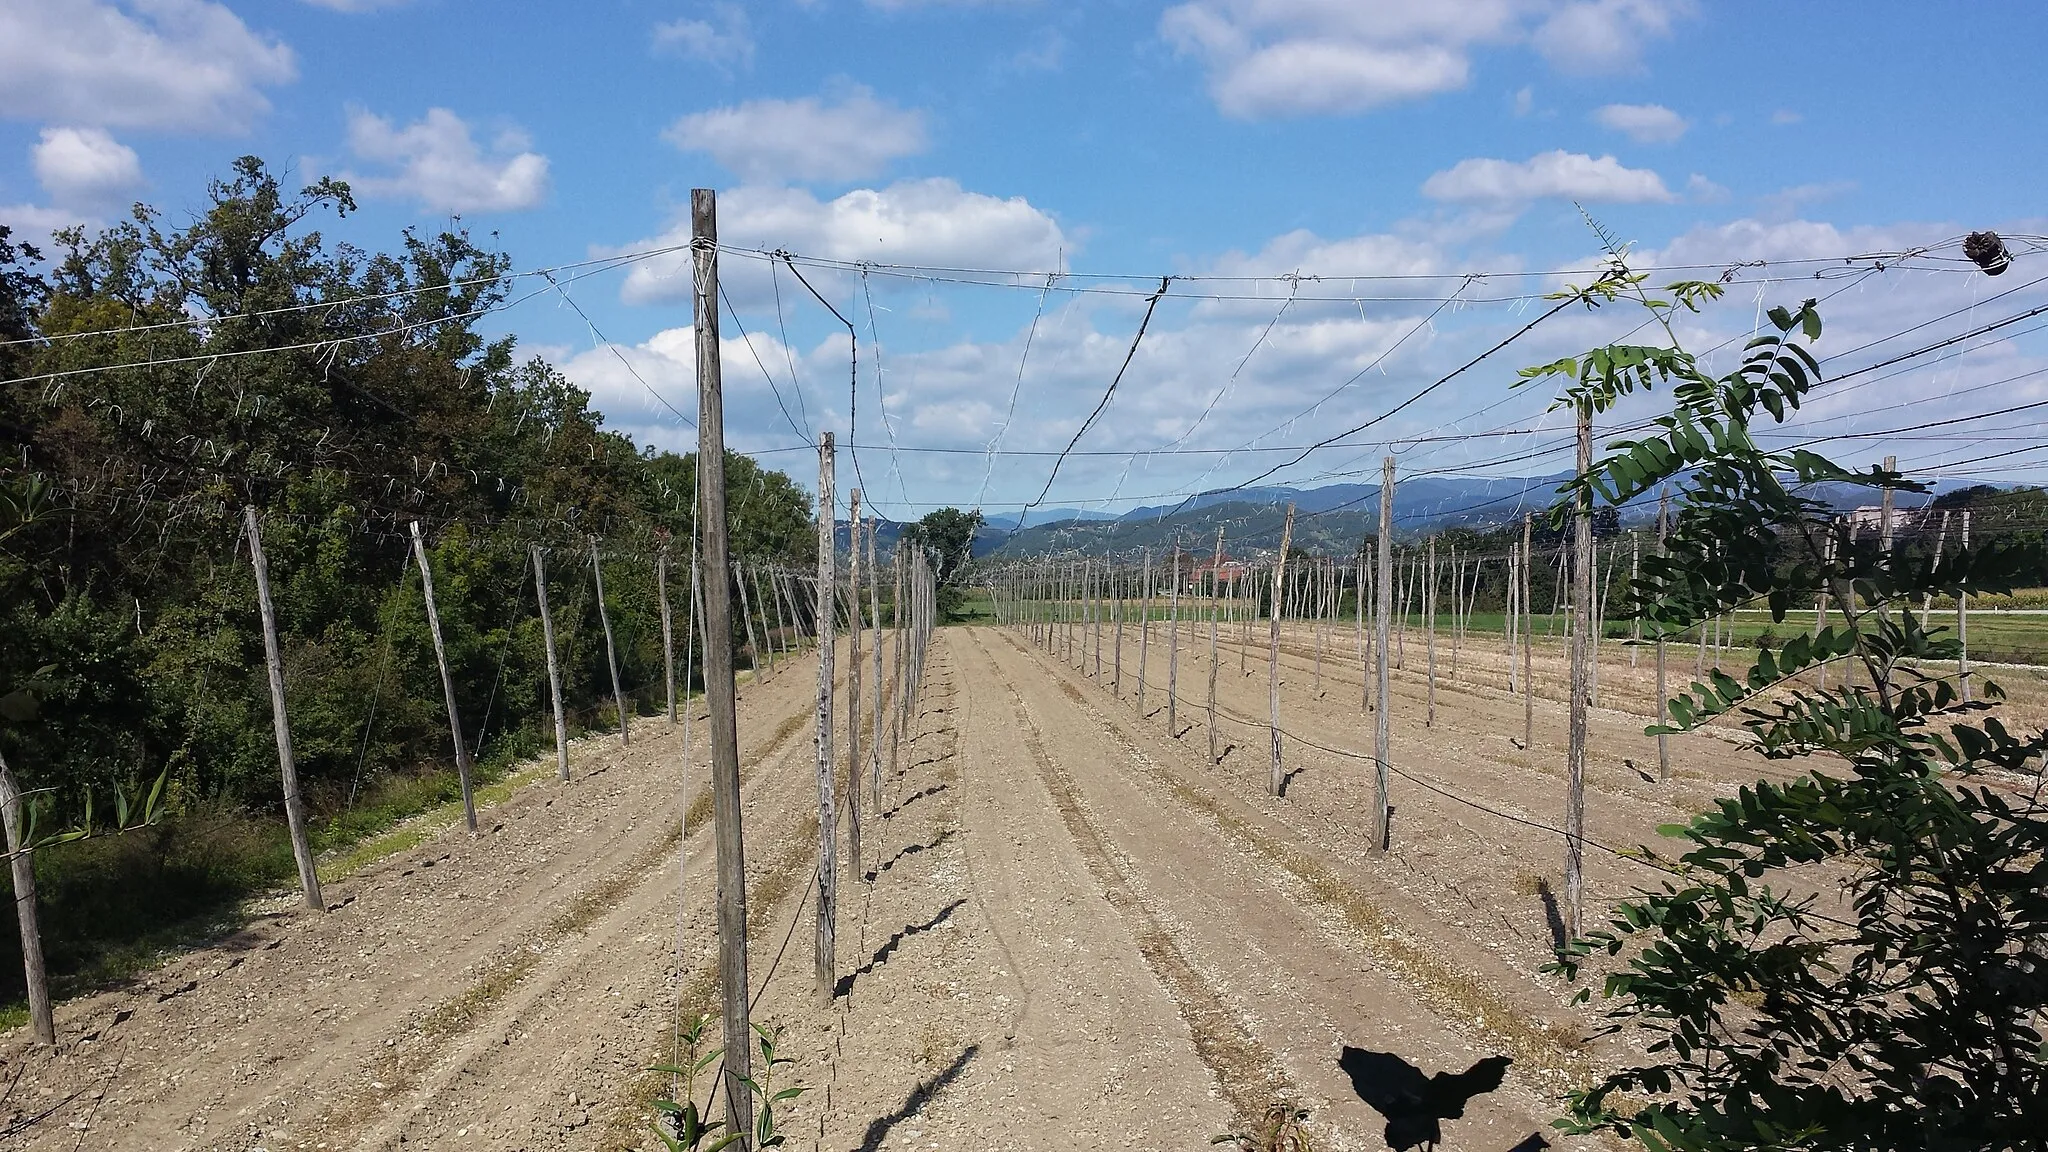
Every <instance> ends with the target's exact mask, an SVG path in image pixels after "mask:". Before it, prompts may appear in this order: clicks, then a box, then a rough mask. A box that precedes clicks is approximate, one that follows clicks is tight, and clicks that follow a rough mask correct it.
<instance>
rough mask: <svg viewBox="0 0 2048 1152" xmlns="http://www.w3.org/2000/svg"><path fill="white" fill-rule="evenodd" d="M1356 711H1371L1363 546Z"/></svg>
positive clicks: (1361, 550) (1360, 552)
mask: <svg viewBox="0 0 2048 1152" xmlns="http://www.w3.org/2000/svg"><path fill="white" fill-rule="evenodd" d="M1355 607H1356V609H1357V615H1358V625H1357V627H1358V710H1359V711H1360V712H1370V711H1371V710H1372V674H1371V673H1369V672H1367V671H1366V666H1365V544H1364V543H1363V542H1361V543H1360V544H1359V546H1358V603H1357V604H1356V605H1355Z"/></svg>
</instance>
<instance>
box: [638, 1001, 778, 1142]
mask: <svg viewBox="0 0 2048 1152" xmlns="http://www.w3.org/2000/svg"><path fill="white" fill-rule="evenodd" d="M714 1019H716V1017H714V1016H711V1015H709V1014H704V1015H700V1016H698V1017H696V1018H695V1019H693V1020H691V1021H690V1022H689V1023H687V1024H685V1025H683V1029H682V1041H683V1051H684V1057H683V1062H682V1063H680V1064H657V1065H655V1066H653V1067H651V1068H649V1069H648V1071H649V1072H660V1073H663V1074H665V1075H669V1076H674V1077H679V1078H680V1079H681V1081H682V1084H681V1087H682V1091H681V1092H680V1093H679V1095H680V1096H681V1097H682V1100H681V1102H677V1101H675V1100H666V1099H664V1100H656V1101H654V1108H655V1111H657V1112H659V1113H661V1114H662V1115H663V1116H664V1117H667V1119H668V1123H669V1124H670V1125H671V1126H673V1128H674V1131H670V1130H669V1129H668V1128H665V1127H663V1125H662V1123H661V1121H660V1120H656V1122H655V1123H654V1124H653V1125H651V1127H652V1129H653V1131H654V1134H655V1136H656V1137H658V1138H659V1139H660V1140H661V1142H662V1144H663V1145H664V1146H665V1147H666V1148H667V1149H668V1152H719V1150H720V1149H722V1148H726V1147H729V1146H730V1145H733V1144H736V1143H738V1142H739V1141H740V1140H741V1139H743V1138H744V1137H745V1136H746V1133H744V1132H720V1131H719V1130H720V1129H722V1128H724V1127H725V1126H726V1125H725V1121H723V1120H707V1119H705V1118H704V1114H703V1113H702V1112H700V1111H698V1109H697V1076H698V1074H699V1073H701V1072H703V1071H704V1070H705V1069H706V1068H709V1067H711V1066H712V1065H713V1064H715V1063H717V1062H718V1059H719V1057H721V1056H723V1055H725V1049H723V1048H709V1049H707V1048H705V1047H704V1033H705V1030H706V1029H708V1028H709V1027H710V1025H711V1022H712V1021H713V1020H714ZM754 1034H755V1036H756V1037H757V1038H758V1039H759V1041H760V1044H761V1077H760V1079H759V1080H758V1081H757V1080H756V1079H755V1078H754V1077H752V1076H743V1077H741V1078H740V1082H741V1083H742V1084H745V1085H746V1086H747V1087H748V1088H749V1089H751V1090H752V1092H753V1095H754V1098H755V1099H756V1100H758V1101H759V1102H760V1106H759V1107H760V1110H759V1112H758V1113H757V1114H756V1115H755V1117H754V1146H755V1147H756V1148H779V1147H781V1146H782V1144H783V1143H784V1141H785V1140H786V1139H787V1137H785V1136H784V1135H783V1134H782V1133H781V1132H778V1131H776V1130H775V1106H776V1105H777V1104H780V1103H782V1102H784V1101H786V1100H794V1099H796V1098H797V1097H798V1096H799V1095H802V1094H803V1092H804V1091H805V1089H804V1088H803V1087H802V1086H801V1085H792V1086H791V1087H788V1088H783V1089H780V1090H773V1089H774V1080H775V1068H776V1066H777V1065H780V1064H793V1063H795V1061H793V1060H791V1059H790V1058H789V1057H787V1056H777V1055H776V1054H775V1046H776V1044H777V1043H778V1042H779V1041H780V1040H781V1039H782V1030H781V1029H780V1028H777V1029H775V1030H774V1031H772V1032H771V1031H769V1030H768V1029H766V1028H763V1027H762V1026H761V1025H759V1024H756V1025H754Z"/></svg>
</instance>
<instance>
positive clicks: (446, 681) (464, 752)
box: [412, 520, 476, 833]
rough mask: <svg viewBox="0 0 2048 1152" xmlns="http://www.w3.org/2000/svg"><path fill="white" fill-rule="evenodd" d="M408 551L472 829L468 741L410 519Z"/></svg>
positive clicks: (427, 571)
mask: <svg viewBox="0 0 2048 1152" xmlns="http://www.w3.org/2000/svg"><path fill="white" fill-rule="evenodd" d="M412 555H413V559H414V560H416V561H418V562H419V566H420V589H421V591H423V592H425V593H426V599H427V632H428V634H429V635H431V636H432V637H433V638H434V663H435V664H437V665H439V666H440V668H441V695H442V696H443V697H444V698H445V699H446V700H447V701H448V734H449V735H450V736H451V737H453V739H454V742H455V775H456V778H457V780H459V781H460V782H461V784H462V818H463V820H464V821H465V822H466V823H467V824H468V825H469V830H470V832H471V833H474V832H475V831H476V799H475V798H474V797H473V796H471V795H470V790H469V773H470V766H469V743H468V741H466V740H464V739H463V738H462V717H461V715H460V713H458V712H457V710H456V707H455V678H454V677H453V676H451V675H449V674H448V649H447V648H446V647H445V646H444V645H443V644H442V643H441V614H440V612H439V611H437V610H436V609H435V607H434V570H433V568H431V567H430V566H429V565H428V564H427V542H426V539H425V538H424V537H422V536H421V535H420V522H419V521H417V520H415V521H413V522H412Z"/></svg>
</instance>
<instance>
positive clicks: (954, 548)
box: [901, 508, 981, 620]
mask: <svg viewBox="0 0 2048 1152" xmlns="http://www.w3.org/2000/svg"><path fill="white" fill-rule="evenodd" d="M980 530H981V513H980V512H978V511H977V512H962V511H961V510H960V509H958V508H941V509H938V510H937V511H935V512H927V513H925V514H924V516H923V517H922V518H920V519H919V520H918V521H917V523H915V524H907V525H905V526H904V528H903V535H902V537H901V539H902V540H904V541H907V542H909V543H910V544H912V545H914V546H916V547H920V548H923V549H924V550H925V551H926V552H927V553H928V554H929V555H930V556H931V559H932V565H933V567H934V568H935V569H936V571H937V575H938V601H939V605H938V607H939V614H940V615H941V616H942V617H943V618H945V619H947V620H955V619H958V618H959V616H960V606H961V604H962V603H964V602H965V600H966V592H965V590H964V589H963V588H962V587H961V586H960V582H961V576H962V575H963V574H965V572H966V571H967V566H968V563H969V562H970V561H971V560H973V559H974V534H975V533H976V532H978V531H980Z"/></svg>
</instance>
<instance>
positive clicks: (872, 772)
mask: <svg viewBox="0 0 2048 1152" xmlns="http://www.w3.org/2000/svg"><path fill="white" fill-rule="evenodd" d="M877 527H879V525H878V523H877V522H876V519H875V518H874V517H872V516H870V517H868V533H867V536H868V568H867V572H868V621H869V622H870V623H872V624H873V625H874V627H875V655H874V661H875V664H874V673H875V704H874V711H873V716H872V720H871V723H870V724H869V726H868V760H869V764H868V799H869V800H870V801H871V803H870V804H869V805H868V807H869V808H870V809H871V810H873V812H874V813H875V818H876V819H877V820H879V819H880V818H881V814H882V601H881V595H882V592H881V589H882V570H881V569H880V568H878V567H876V565H875V529H876V528H877ZM856 783H857V782H856Z"/></svg>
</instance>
